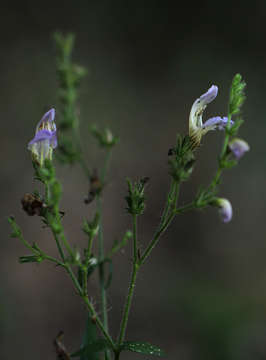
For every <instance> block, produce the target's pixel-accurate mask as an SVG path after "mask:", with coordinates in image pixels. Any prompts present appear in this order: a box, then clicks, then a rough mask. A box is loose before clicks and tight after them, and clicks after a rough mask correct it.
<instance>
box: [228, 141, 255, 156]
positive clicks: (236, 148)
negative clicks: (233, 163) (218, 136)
mask: <svg viewBox="0 0 266 360" xmlns="http://www.w3.org/2000/svg"><path fill="white" fill-rule="evenodd" d="M228 147H229V149H230V151H231V153H232V154H233V156H234V157H235V158H236V160H239V159H240V158H241V157H242V156H243V155H244V154H245V152H247V151H249V149H250V147H249V144H248V143H247V142H246V141H245V140H242V139H239V138H234V139H233V140H231V141H230V142H229V144H228Z"/></svg>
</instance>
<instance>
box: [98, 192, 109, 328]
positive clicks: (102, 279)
mask: <svg viewBox="0 0 266 360" xmlns="http://www.w3.org/2000/svg"><path fill="white" fill-rule="evenodd" d="M97 208H98V209H97V211H98V214H99V235H98V239H99V252H98V256H99V262H100V265H99V283H100V292H101V308H102V314H103V325H104V327H105V329H106V330H108V315H107V300H106V291H105V275H104V262H103V260H104V244H103V231H102V206H101V198H100V197H99V196H97Z"/></svg>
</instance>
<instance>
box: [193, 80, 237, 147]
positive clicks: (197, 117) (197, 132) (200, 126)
mask: <svg viewBox="0 0 266 360" xmlns="http://www.w3.org/2000/svg"><path fill="white" fill-rule="evenodd" d="M217 94H218V87H217V86H216V85H212V86H211V87H210V88H209V90H208V91H207V92H206V93H205V94H203V95H201V96H200V97H199V98H198V99H197V100H196V101H195V102H194V103H193V105H192V108H191V111H190V116H189V136H190V138H191V139H192V142H193V145H194V147H197V146H199V145H200V141H201V138H202V136H203V135H205V134H206V133H207V132H208V131H210V130H215V129H218V130H223V129H224V128H225V127H226V124H227V122H228V118H227V117H220V116H216V117H212V118H210V119H209V120H207V121H206V122H205V123H203V122H202V114H203V112H204V110H205V109H206V107H207V105H208V104H209V103H211V102H212V101H213V100H214V99H215V98H216V96H217ZM232 123H233V122H232V121H231V122H230V124H232Z"/></svg>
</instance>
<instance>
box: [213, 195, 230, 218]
mask: <svg viewBox="0 0 266 360" xmlns="http://www.w3.org/2000/svg"><path fill="white" fill-rule="evenodd" d="M213 205H214V206H217V207H218V208H219V214H220V217H221V219H222V222H224V223H228V222H229V221H231V219H232V216H233V209H232V205H231V203H230V201H229V200H227V199H223V198H218V199H216V200H215V202H214V203H213Z"/></svg>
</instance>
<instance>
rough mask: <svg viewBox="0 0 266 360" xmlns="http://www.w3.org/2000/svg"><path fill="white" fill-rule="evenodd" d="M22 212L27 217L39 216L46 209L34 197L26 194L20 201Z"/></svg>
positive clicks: (42, 203) (41, 202)
mask: <svg viewBox="0 0 266 360" xmlns="http://www.w3.org/2000/svg"><path fill="white" fill-rule="evenodd" d="M21 204H22V208H23V210H24V211H25V212H26V213H27V214H28V215H29V216H33V215H38V216H40V215H41V212H42V209H43V208H45V207H46V205H45V204H44V202H43V201H41V200H40V199H39V198H38V197H37V196H36V195H33V194H28V193H26V194H25V195H24V196H23V198H22V199H21Z"/></svg>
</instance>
